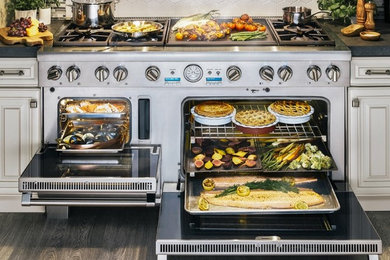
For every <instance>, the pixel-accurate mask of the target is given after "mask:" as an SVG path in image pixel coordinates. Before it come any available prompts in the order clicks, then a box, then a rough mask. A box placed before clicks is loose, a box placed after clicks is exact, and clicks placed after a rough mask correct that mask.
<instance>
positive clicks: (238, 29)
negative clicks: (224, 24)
mask: <svg viewBox="0 0 390 260" xmlns="http://www.w3.org/2000/svg"><path fill="white" fill-rule="evenodd" d="M244 27H245V25H244V24H243V23H236V30H237V31H242V30H244Z"/></svg>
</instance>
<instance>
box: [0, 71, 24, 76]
mask: <svg viewBox="0 0 390 260" xmlns="http://www.w3.org/2000/svg"><path fill="white" fill-rule="evenodd" d="M7 75H17V76H24V71H23V70H9V71H6V70H0V76H7Z"/></svg>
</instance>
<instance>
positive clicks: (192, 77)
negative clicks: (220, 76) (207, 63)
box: [184, 64, 203, 83]
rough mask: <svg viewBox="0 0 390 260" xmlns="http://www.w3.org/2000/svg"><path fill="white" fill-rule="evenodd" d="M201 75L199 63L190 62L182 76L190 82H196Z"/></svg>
mask: <svg viewBox="0 0 390 260" xmlns="http://www.w3.org/2000/svg"><path fill="white" fill-rule="evenodd" d="M202 76H203V70H202V68H201V67H200V66H199V65H196V64H190V65H188V66H187V67H185V69H184V78H185V79H186V80H188V81H189V82H191V83H195V82H198V81H199V80H200V79H201V78H202Z"/></svg>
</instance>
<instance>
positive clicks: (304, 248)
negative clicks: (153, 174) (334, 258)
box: [159, 241, 379, 255]
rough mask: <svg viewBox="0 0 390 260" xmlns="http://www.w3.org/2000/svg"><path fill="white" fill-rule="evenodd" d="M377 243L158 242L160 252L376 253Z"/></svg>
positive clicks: (222, 253) (221, 253) (223, 253)
mask: <svg viewBox="0 0 390 260" xmlns="http://www.w3.org/2000/svg"><path fill="white" fill-rule="evenodd" d="M378 248H379V247H378V245H377V244H367V243H361V244H360V243H352V244H351V243H347V244H346V243H344V244H343V242H341V241H338V242H336V241H335V242H332V243H329V242H328V243H326V242H323V241H322V242H318V243H315V244H313V243H307V244H304V242H301V243H280V242H279V243H277V244H273V243H264V244H259V243H207V244H206V243H205V244H167V243H164V244H160V246H159V249H160V252H159V253H161V254H164V253H168V254H183V253H187V254H198V253H199V254H203V253H206V254H220V255H225V254H238V253H239V254H245V253H246V254H264V255H265V254H321V253H324V254H325V253H326V254H344V253H348V254H377V253H379V252H378Z"/></svg>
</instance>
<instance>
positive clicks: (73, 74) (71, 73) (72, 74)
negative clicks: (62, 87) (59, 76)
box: [66, 65, 80, 82]
mask: <svg viewBox="0 0 390 260" xmlns="http://www.w3.org/2000/svg"><path fill="white" fill-rule="evenodd" d="M66 77H67V78H68V80H69V82H73V81H75V80H76V79H78V78H79V77H80V69H79V67H77V66H75V65H73V66H70V67H69V68H68V69H67V70H66Z"/></svg>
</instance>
